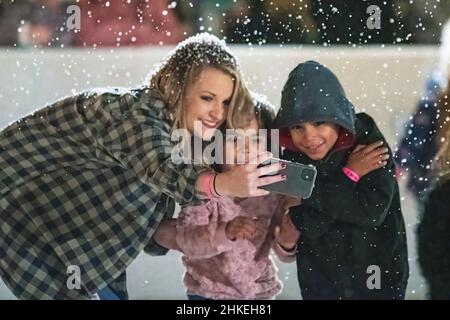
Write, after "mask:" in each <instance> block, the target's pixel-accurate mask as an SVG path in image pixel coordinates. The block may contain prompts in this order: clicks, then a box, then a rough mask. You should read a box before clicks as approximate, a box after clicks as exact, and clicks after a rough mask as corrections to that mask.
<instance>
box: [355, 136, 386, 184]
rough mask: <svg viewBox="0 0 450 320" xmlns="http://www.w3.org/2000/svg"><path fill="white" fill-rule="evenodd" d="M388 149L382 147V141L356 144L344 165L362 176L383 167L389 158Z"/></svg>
mask: <svg viewBox="0 0 450 320" xmlns="http://www.w3.org/2000/svg"><path fill="white" fill-rule="evenodd" d="M388 152H389V149H388V148H387V147H383V141H377V142H374V143H372V144H369V145H368V146H366V145H358V146H357V147H356V148H355V150H353V152H352V153H351V155H350V157H349V158H348V161H347V165H346V167H347V168H349V169H350V170H352V171H354V172H356V173H357V174H358V175H359V177H360V178H361V177H363V176H365V175H366V174H368V173H369V172H371V171H373V170H376V169H379V168H381V167H384V166H385V165H386V164H387V160H388V159H389V153H388Z"/></svg>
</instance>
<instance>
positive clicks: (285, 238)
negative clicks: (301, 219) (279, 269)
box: [274, 214, 300, 251]
mask: <svg viewBox="0 0 450 320" xmlns="http://www.w3.org/2000/svg"><path fill="white" fill-rule="evenodd" d="M274 237H275V241H276V242H278V244H279V245H280V246H282V247H283V248H284V249H285V250H286V251H291V250H292V249H293V248H294V247H295V245H296V244H297V241H298V239H299V238H300V231H298V229H297V227H296V226H295V225H294V224H293V223H292V220H291V218H290V216H289V214H284V215H283V220H282V221H281V225H279V226H276V227H275V233H274Z"/></svg>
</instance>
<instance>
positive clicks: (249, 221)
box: [225, 216, 257, 241]
mask: <svg viewBox="0 0 450 320" xmlns="http://www.w3.org/2000/svg"><path fill="white" fill-rule="evenodd" d="M256 227H257V226H256V221H255V218H250V217H243V216H239V217H236V218H234V219H233V220H231V221H229V222H228V223H227V225H226V227H225V234H226V236H227V238H228V239H230V240H231V241H234V240H236V239H240V240H251V239H253V238H254V237H255V235H256Z"/></svg>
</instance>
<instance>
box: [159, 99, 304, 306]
mask: <svg viewBox="0 0 450 320" xmlns="http://www.w3.org/2000/svg"><path fill="white" fill-rule="evenodd" d="M270 118H272V119H273V111H271V109H270V108H269V107H267V106H265V105H262V104H260V105H259V106H258V108H257V116H256V117H255V118H254V119H251V120H250V122H249V125H248V126H247V127H246V133H245V140H246V141H245V149H244V150H243V149H242V148H239V147H238V148H236V144H235V141H234V139H226V141H225V146H224V153H225V155H224V159H227V158H228V159H233V158H234V163H233V164H224V165H221V168H220V169H221V171H222V172H227V171H229V170H232V169H233V168H234V167H235V166H236V156H237V154H238V153H239V154H240V153H242V152H243V153H244V154H245V156H246V158H248V157H249V150H256V149H257V144H258V143H264V141H258V135H257V134H256V132H257V131H258V129H259V128H265V127H266V125H267V122H268V121H267V120H269V119H270ZM249 129H250V130H249ZM251 129H253V131H252V130H251ZM253 147H254V148H253ZM252 148H253V149H252ZM230 152H234V154H233V155H232V156H231V157H230V155H229V154H228V157H227V153H230ZM233 156H234V157H233ZM288 205H289V204H288V203H287V202H286V201H285V199H284V198H283V199H281V198H280V197H278V196H277V195H275V194H270V195H268V196H263V197H258V198H253V199H252V198H245V199H237V198H232V197H220V198H212V199H210V200H209V201H208V202H206V203H204V204H202V205H198V206H191V207H185V208H183V209H182V210H181V213H180V216H179V218H178V220H177V226H176V228H177V232H176V233H177V235H176V242H177V245H178V248H179V249H180V250H181V251H182V252H183V253H184V256H183V258H182V260H183V264H184V265H185V266H186V273H185V276H184V283H185V285H186V288H187V294H188V297H189V299H271V298H273V297H275V296H276V295H277V294H278V293H279V292H280V291H281V288H282V284H281V282H280V280H279V279H278V277H277V275H276V268H275V265H274V263H273V261H272V259H271V258H270V257H269V253H270V248H271V247H273V248H274V249H275V253H277V255H278V256H279V257H280V259H281V260H283V261H292V260H293V259H294V258H295V248H296V242H297V239H298V237H299V232H298V231H297V230H296V229H295V226H293V225H292V224H291V223H290V219H289V218H288V216H287V215H284V214H283V212H284V211H285V210H284V209H286V208H287V206H288ZM280 226H281V230H279V228H280ZM161 230H162V229H161ZM158 231H159V230H158ZM280 231H281V232H280ZM274 234H275V240H274ZM157 241H158V240H157ZM158 242H159V241H158ZM161 242H164V241H161ZM168 246H170V245H168Z"/></svg>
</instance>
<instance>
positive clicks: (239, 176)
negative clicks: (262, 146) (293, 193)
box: [215, 152, 286, 198]
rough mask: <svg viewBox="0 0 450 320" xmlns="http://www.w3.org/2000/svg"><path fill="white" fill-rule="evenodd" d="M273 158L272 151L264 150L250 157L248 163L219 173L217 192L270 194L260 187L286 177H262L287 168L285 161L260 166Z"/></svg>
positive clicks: (249, 194)
mask: <svg viewBox="0 0 450 320" xmlns="http://www.w3.org/2000/svg"><path fill="white" fill-rule="evenodd" d="M271 158H272V154H271V153H270V152H264V153H261V154H259V155H257V156H255V157H253V158H250V159H249V162H248V163H247V164H242V165H236V166H235V167H234V168H233V169H231V170H230V171H227V172H224V173H219V174H218V175H217V177H216V183H215V187H216V191H217V193H218V194H220V195H221V196H235V197H240V198H246V197H258V196H264V195H268V194H269V191H267V190H263V189H259V187H261V186H265V185H268V184H272V183H275V182H278V181H282V180H285V179H286V177H285V176H284V175H282V174H277V175H272V176H267V177H262V176H265V175H269V174H273V173H276V172H278V171H280V170H282V169H284V168H285V165H284V164H283V163H274V164H271V165H267V166H263V167H259V168H258V165H260V164H261V163H263V162H266V161H268V160H270V159H271Z"/></svg>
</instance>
